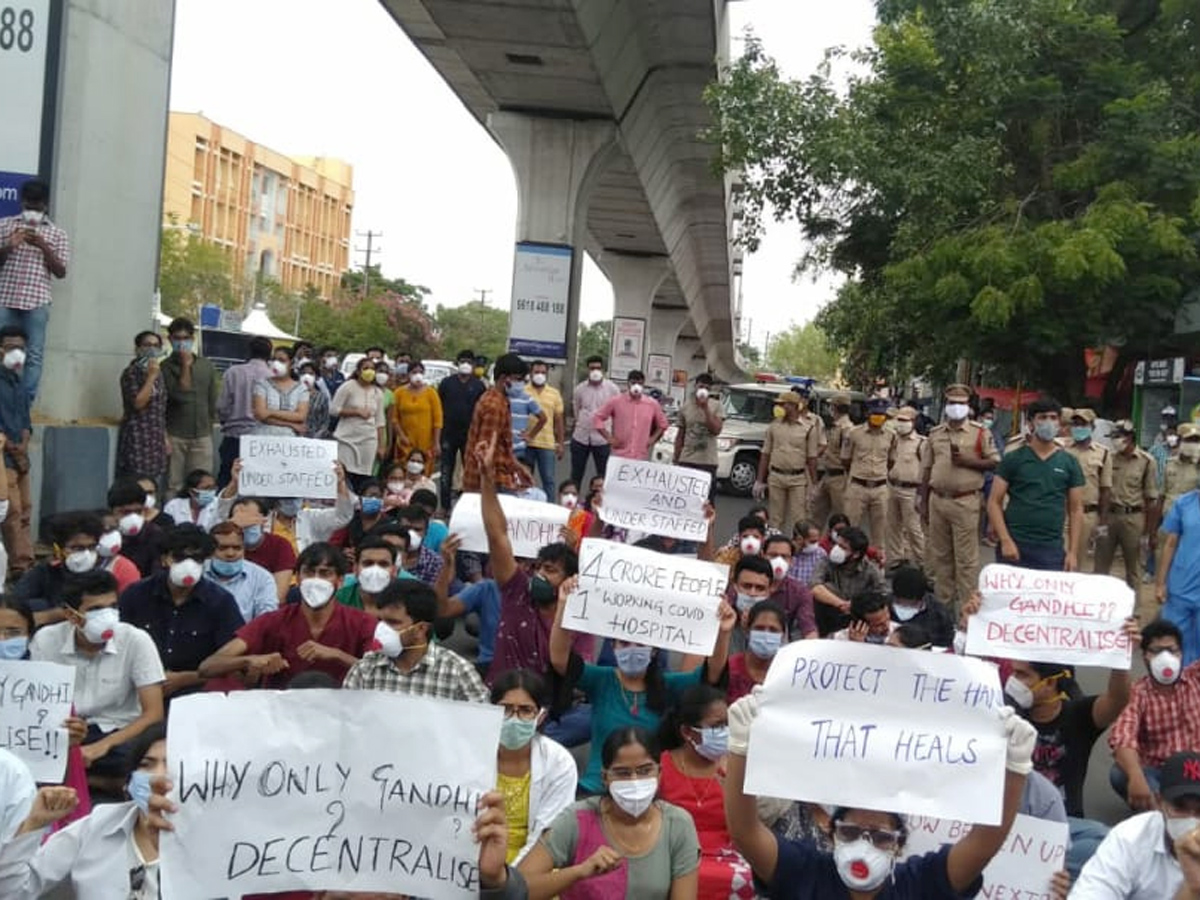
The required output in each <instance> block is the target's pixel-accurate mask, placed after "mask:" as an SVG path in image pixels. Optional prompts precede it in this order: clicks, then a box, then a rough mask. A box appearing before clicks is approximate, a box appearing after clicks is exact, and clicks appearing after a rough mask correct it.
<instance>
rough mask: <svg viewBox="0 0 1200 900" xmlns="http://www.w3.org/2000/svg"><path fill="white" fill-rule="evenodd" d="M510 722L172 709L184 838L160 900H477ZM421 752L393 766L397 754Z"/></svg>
mask: <svg viewBox="0 0 1200 900" xmlns="http://www.w3.org/2000/svg"><path fill="white" fill-rule="evenodd" d="M500 719H501V711H500V708H499V707H496V706H489V705H484V704H474V703H455V702H451V701H441V700H431V699H427V698H420V697H408V696H403V695H399V694H392V693H387V692H380V691H356V692H354V695H353V697H348V696H347V693H346V692H345V691H335V690H307V691H290V692H289V691H235V692H233V693H231V694H229V695H228V696H226V695H224V694H215V693H214V694H193V695H191V696H187V697H181V698H179V699H178V700H176V701H175V702H174V703H172V704H171V720H170V726H169V733H168V738H167V748H168V771H169V774H170V778H171V780H172V781H173V782H174V789H173V791H172V794H171V797H172V799H173V800H174V801H175V802H176V803H177V804H178V805H179V811H178V812H177V813H175V814H174V815H173V816H172V821H173V823H174V824H175V831H174V832H170V833H164V834H163V836H162V837H161V839H160V841H161V851H162V878H163V885H162V893H163V896H164V897H171V898H172V900H208V898H210V897H241V896H242V895H244V894H257V893H274V892H278V891H321V890H341V891H384V892H400V893H406V894H413V895H416V896H421V897H430V898H433V900H467V898H472V897H478V895H479V869H478V858H479V850H478V847H477V845H476V844H475V842H474V840H473V839H472V837H471V825H472V823H473V822H474V820H475V815H476V809H477V803H478V800H479V798H480V797H481V796H482V795H483V794H484V793H486V792H487V791H489V790H491V789H492V787H493V786H494V785H495V783H496V746H497V744H498V742H499V735H500ZM401 747H408V748H418V747H419V748H420V750H419V752H418V751H415V750H414V751H413V752H398V751H397V748H401Z"/></svg>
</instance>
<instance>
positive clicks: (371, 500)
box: [362, 497, 383, 516]
mask: <svg viewBox="0 0 1200 900" xmlns="http://www.w3.org/2000/svg"><path fill="white" fill-rule="evenodd" d="M362 511H363V515H364V516H377V515H379V514H380V513H381V512H383V498H382V497H363V498H362Z"/></svg>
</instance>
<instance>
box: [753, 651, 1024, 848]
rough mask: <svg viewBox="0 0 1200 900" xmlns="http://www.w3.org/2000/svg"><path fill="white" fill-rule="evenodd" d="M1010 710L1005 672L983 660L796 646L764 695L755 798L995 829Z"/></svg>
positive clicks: (772, 672)
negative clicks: (1004, 712) (1005, 714)
mask: <svg viewBox="0 0 1200 900" xmlns="http://www.w3.org/2000/svg"><path fill="white" fill-rule="evenodd" d="M1002 705H1003V699H1002V694H1001V691H1000V679H999V676H998V675H997V673H996V667H995V666H993V665H991V664H989V663H986V662H984V661H983V660H979V659H970V658H968V657H962V656H951V655H948V654H941V653H929V652H927V651H923V650H904V649H901V648H898V647H886V646H883V645H879V644H859V643H854V642H852V641H796V642H795V643H792V644H786V645H785V646H784V647H783V648H782V649H781V650H780V651H779V653H777V654H776V656H775V659H774V661H773V662H772V663H771V668H770V669H769V670H768V671H767V678H766V681H765V682H764V683H763V691H762V693H761V694H760V695H759V715H758V718H757V719H756V720H755V722H754V725H753V727H752V729H751V732H750V755H749V758H748V759H747V763H746V766H747V769H746V793H748V794H758V795H761V796H767V797H783V798H787V799H791V800H806V801H810V802H813V803H832V804H835V805H837V806H856V807H864V808H866V809H883V810H888V811H891V812H898V813H913V814H921V815H935V816H937V817H939V818H953V819H963V820H965V821H968V822H982V823H984V824H987V825H996V824H998V823H999V822H1000V811H1001V805H1002V799H1003V789H1004V755H1005V738H1004V726H1003V724H1002V722H1001V718H1000V708H1001V706H1002Z"/></svg>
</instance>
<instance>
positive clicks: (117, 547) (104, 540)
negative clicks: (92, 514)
mask: <svg viewBox="0 0 1200 900" xmlns="http://www.w3.org/2000/svg"><path fill="white" fill-rule="evenodd" d="M96 552H97V553H98V554H100V556H102V557H103V558H104V559H112V558H113V557H114V556H116V555H117V554H118V553H120V552H121V532H119V531H106V532H104V534H102V535H100V542H99V543H98V544H97V545H96Z"/></svg>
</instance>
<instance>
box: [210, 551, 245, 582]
mask: <svg viewBox="0 0 1200 900" xmlns="http://www.w3.org/2000/svg"><path fill="white" fill-rule="evenodd" d="M245 562H246V561H245V560H243V559H217V557H215V556H214V557H213V558H212V559H210V560H209V561H208V566H209V568H210V569H212V573H213V574H214V575H216V576H217V577H218V578H232V577H233V576H234V575H240V574H241V573H242V568H243V567H244V565H245Z"/></svg>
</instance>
